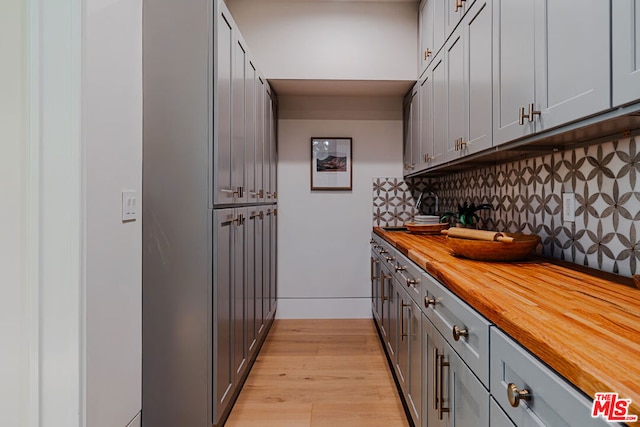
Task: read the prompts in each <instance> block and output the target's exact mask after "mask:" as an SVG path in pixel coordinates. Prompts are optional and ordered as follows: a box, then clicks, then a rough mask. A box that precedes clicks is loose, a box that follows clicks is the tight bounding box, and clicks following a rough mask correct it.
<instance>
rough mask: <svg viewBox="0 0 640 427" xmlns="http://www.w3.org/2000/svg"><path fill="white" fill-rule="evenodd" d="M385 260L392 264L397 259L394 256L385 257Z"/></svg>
mask: <svg viewBox="0 0 640 427" xmlns="http://www.w3.org/2000/svg"><path fill="white" fill-rule="evenodd" d="M384 259H386V260H387V262H392V261H393V260H395V259H396V257H394V256H385V257H384Z"/></svg>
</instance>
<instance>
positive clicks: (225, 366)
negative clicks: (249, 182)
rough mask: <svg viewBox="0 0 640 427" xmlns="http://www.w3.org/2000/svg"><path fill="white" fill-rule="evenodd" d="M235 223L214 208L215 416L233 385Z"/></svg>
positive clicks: (231, 215)
mask: <svg viewBox="0 0 640 427" xmlns="http://www.w3.org/2000/svg"><path fill="white" fill-rule="evenodd" d="M234 220H235V210H234V209H217V210H214V212H213V244H214V248H213V255H214V263H213V278H214V290H215V294H214V295H215V297H214V301H213V304H214V305H213V307H214V313H213V318H214V325H215V328H216V329H215V332H214V333H215V335H214V355H215V359H214V365H213V369H214V388H213V391H214V393H215V396H214V406H215V407H216V408H218V409H217V411H216V413H218V414H219V413H221V411H222V410H223V409H224V408H225V407H226V405H227V404H228V402H229V400H230V398H231V394H232V393H231V390H232V386H233V379H234V370H233V366H232V356H231V355H232V351H233V342H232V339H233V326H234V324H233V302H234V301H233V283H234V282H233V280H234V279H233V274H234V271H235V270H234V268H233V254H234V232H233V225H234Z"/></svg>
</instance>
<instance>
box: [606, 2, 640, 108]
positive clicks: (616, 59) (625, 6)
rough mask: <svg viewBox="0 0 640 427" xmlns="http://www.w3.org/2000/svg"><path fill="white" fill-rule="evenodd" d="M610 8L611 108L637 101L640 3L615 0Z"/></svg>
mask: <svg viewBox="0 0 640 427" xmlns="http://www.w3.org/2000/svg"><path fill="white" fill-rule="evenodd" d="M611 7H612V13H613V16H612V23H613V27H612V35H613V43H612V46H613V52H612V54H613V105H614V106H619V105H622V104H625V103H627V102H632V101H636V100H638V99H640V0H615V1H612V2H611Z"/></svg>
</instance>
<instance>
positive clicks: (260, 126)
mask: <svg viewBox="0 0 640 427" xmlns="http://www.w3.org/2000/svg"><path fill="white" fill-rule="evenodd" d="M265 96H267V89H266V85H265V79H264V77H262V76H260V75H258V80H257V82H256V162H255V175H256V192H257V193H258V194H257V196H256V201H258V202H264V201H265V200H266V195H265V190H264V189H265V186H264V158H265V157H264V133H265V132H264V129H265V123H266V122H265V115H264V107H265V101H264V98H265Z"/></svg>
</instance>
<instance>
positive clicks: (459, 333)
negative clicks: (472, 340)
mask: <svg viewBox="0 0 640 427" xmlns="http://www.w3.org/2000/svg"><path fill="white" fill-rule="evenodd" d="M460 337H465V338H468V337H469V331H468V330H466V329H460V328H459V327H458V325H453V339H454V340H455V341H459V340H460Z"/></svg>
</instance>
